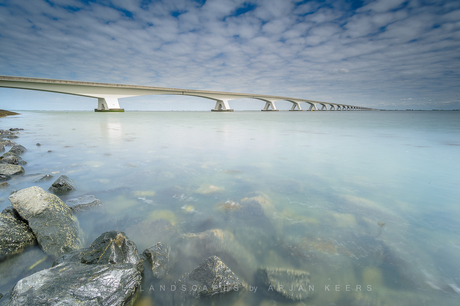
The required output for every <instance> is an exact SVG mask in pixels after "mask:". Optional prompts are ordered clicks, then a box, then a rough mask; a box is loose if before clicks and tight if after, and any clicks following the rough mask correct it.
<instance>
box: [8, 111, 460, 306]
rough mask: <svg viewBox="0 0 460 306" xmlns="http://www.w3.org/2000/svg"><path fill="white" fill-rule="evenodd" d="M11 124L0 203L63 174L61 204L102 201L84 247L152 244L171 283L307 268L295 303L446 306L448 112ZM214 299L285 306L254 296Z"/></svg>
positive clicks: (41, 260) (452, 162)
mask: <svg viewBox="0 0 460 306" xmlns="http://www.w3.org/2000/svg"><path fill="white" fill-rule="evenodd" d="M10 127H20V128H24V131H21V133H20V138H18V139H17V142H18V143H20V144H22V145H24V146H25V147H26V148H28V151H27V152H26V153H25V154H24V155H23V158H24V160H26V161H27V162H28V164H27V165H26V166H25V167H24V168H25V170H26V176H24V177H18V178H15V179H13V180H11V181H9V184H10V187H9V188H7V189H1V190H0V199H1V202H0V209H3V208H5V207H6V206H9V205H10V203H9V201H8V195H9V193H10V192H11V191H12V190H18V189H22V188H27V187H30V186H33V185H37V186H40V187H42V188H44V189H47V188H48V187H49V186H50V184H51V183H52V181H48V182H40V183H36V182H35V181H36V180H37V179H38V178H40V177H41V176H43V175H45V174H52V175H53V176H54V177H55V178H57V177H58V176H59V175H61V174H65V175H67V176H69V177H70V178H71V179H73V180H74V181H75V182H76V184H77V187H78V190H77V191H75V192H73V193H72V194H70V195H67V196H65V197H62V199H63V200H67V199H69V198H75V197H78V196H82V195H86V194H93V195H95V196H96V197H97V198H99V199H100V200H101V201H102V203H103V207H104V209H103V210H100V209H99V210H94V211H89V212H84V213H80V214H78V219H79V222H80V225H81V227H82V228H83V230H84V232H85V241H86V245H89V244H90V243H91V242H92V241H93V240H94V239H95V238H96V237H98V236H99V235H100V234H101V233H103V232H104V231H108V230H122V231H124V232H126V233H127V235H128V237H129V238H130V239H131V240H133V241H134V242H135V243H136V244H137V246H138V249H139V252H142V251H143V250H144V249H145V248H147V247H149V246H151V245H153V244H155V243H156V242H158V241H162V242H164V243H166V244H168V245H169V246H170V247H171V250H172V253H173V256H174V258H175V268H174V269H173V271H172V273H173V275H176V276H178V275H180V274H182V273H185V272H187V271H190V270H191V269H193V268H194V267H196V266H197V265H198V264H199V263H200V262H201V261H202V260H204V259H205V258H207V256H209V255H212V253H216V255H218V256H221V258H222V259H223V260H224V262H225V263H226V264H227V265H228V266H229V267H230V268H231V269H232V270H233V271H234V272H235V273H236V274H237V275H239V276H240V277H241V278H243V279H244V280H245V281H246V282H247V283H248V285H249V286H251V287H252V286H255V285H256V283H255V280H254V278H253V275H254V271H255V269H256V268H258V267H272V268H284V269H293V270H304V271H309V272H310V275H311V285H312V286H313V287H312V288H310V289H309V290H310V295H311V297H310V298H308V299H307V300H305V301H303V302H300V303H297V304H295V303H294V305H434V304H438V305H458V300H459V298H460V296H459V293H460V288H459V287H460V261H459V260H458V258H459V254H460V234H459V233H460V223H459V221H458V220H460V163H459V156H460V112H447V111H443V112H234V113H214V112H126V113H93V112H23V113H22V114H21V115H19V116H11V117H6V118H1V119H0V128H2V129H6V128H10ZM36 143H40V144H41V146H36ZM49 151H50V152H49ZM255 202H256V203H258V205H255V206H254V205H253V206H250V205H249V206H248V203H255ZM259 204H260V205H259ZM248 207H250V208H249V209H248ZM200 237H201V238H203V237H205V241H207V242H206V244H205V245H204V246H203V245H202V244H201V245H200V244H199V243H196V242H195V241H197V240H200ZM206 239H207V240H206ZM51 262H52V259H49V258H46V257H45V256H44V255H43V254H42V253H41V251H40V250H39V249H38V248H37V249H30V250H28V251H27V252H25V253H24V254H22V255H20V256H16V257H14V258H12V259H10V260H8V261H6V262H3V263H1V264H0V275H1V277H0V292H2V293H5V292H6V291H7V290H9V289H10V288H11V287H12V286H13V285H14V283H15V282H16V281H17V280H18V279H20V278H22V277H24V276H26V275H30V274H31V273H33V272H36V271H37V270H40V269H44V268H47V267H50V264H51ZM145 274H146V275H148V273H147V272H146V273H145ZM160 285H161V281H153V280H151V279H149V277H148V276H146V278H145V280H144V283H143V285H142V286H143V290H144V291H143V292H142V296H141V298H140V300H139V302H138V304H139V305H150V304H152V303H155V305H161V302H162V297H164V296H165V295H167V294H170V292H168V290H166V291H160V287H159V286H160ZM151 288H154V290H155V291H152V290H149V289H151ZM313 288H314V289H313ZM253 289H254V288H253ZM297 289H298V288H297ZM294 290H296V288H294ZM215 302H216V300H215V299H211V300H205V301H204V302H203V305H208V304H212V303H215ZM217 302H218V303H219V305H293V304H289V303H284V302H283V300H279V299H278V300H272V297H271V296H270V295H269V294H267V292H264V290H263V289H262V288H259V289H258V291H256V292H254V291H247V292H243V293H240V294H238V295H233V296H232V297H228V298H227V297H225V298H221V299H219V300H217Z"/></svg>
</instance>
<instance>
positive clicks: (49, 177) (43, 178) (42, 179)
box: [36, 174, 53, 183]
mask: <svg viewBox="0 0 460 306" xmlns="http://www.w3.org/2000/svg"><path fill="white" fill-rule="evenodd" d="M52 178H53V176H52V175H51V174H46V175H45V176H43V177H41V178H40V179H39V180H37V181H36V183H38V182H46V181H49V180H50V179H52Z"/></svg>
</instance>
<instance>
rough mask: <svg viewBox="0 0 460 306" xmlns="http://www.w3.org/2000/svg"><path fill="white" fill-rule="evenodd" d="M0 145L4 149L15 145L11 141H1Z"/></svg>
mask: <svg viewBox="0 0 460 306" xmlns="http://www.w3.org/2000/svg"><path fill="white" fill-rule="evenodd" d="M0 144H2V145H4V146H5V147H11V146H14V145H15V144H16V143H15V142H14V141H12V140H8V139H1V140H0Z"/></svg>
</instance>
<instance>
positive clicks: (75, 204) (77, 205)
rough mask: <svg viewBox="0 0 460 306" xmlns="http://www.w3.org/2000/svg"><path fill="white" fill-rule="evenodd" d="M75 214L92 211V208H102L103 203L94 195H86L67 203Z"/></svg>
mask: <svg viewBox="0 0 460 306" xmlns="http://www.w3.org/2000/svg"><path fill="white" fill-rule="evenodd" d="M65 204H66V205H67V206H69V207H70V209H71V210H72V211H73V212H79V211H83V210H87V209H90V208H91V207H95V206H101V201H100V200H98V199H96V198H95V197H94V196H93V195H85V196H82V197H79V198H75V199H70V200H67V201H66V202H65Z"/></svg>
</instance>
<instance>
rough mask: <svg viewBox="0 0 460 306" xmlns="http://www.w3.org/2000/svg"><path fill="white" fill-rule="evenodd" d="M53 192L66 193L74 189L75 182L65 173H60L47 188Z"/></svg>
mask: <svg viewBox="0 0 460 306" xmlns="http://www.w3.org/2000/svg"><path fill="white" fill-rule="evenodd" d="M48 190H49V191H51V192H53V193H56V194H58V193H66V192H69V191H72V190H76V187H75V182H74V181H72V180H71V179H70V178H68V177H67V176H66V175H61V176H60V177H59V178H58V179H57V180H56V181H55V182H54V183H53V184H52V185H51V187H50V188H49V189H48Z"/></svg>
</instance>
